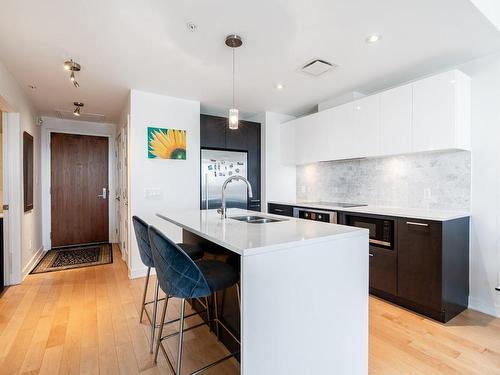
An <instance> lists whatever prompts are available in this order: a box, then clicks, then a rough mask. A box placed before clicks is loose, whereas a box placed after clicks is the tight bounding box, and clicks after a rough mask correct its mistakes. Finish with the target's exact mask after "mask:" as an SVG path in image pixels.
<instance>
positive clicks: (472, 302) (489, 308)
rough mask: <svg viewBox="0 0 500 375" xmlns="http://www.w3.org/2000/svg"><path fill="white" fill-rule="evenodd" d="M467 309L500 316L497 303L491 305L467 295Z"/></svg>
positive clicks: (499, 305) (499, 307) (499, 308)
mask: <svg viewBox="0 0 500 375" xmlns="http://www.w3.org/2000/svg"><path fill="white" fill-rule="evenodd" d="M469 309H472V310H476V311H479V312H482V313H484V314H487V315H491V316H494V317H496V318H500V304H498V303H496V304H493V305H490V304H485V303H484V302H482V301H480V300H478V299H477V298H472V297H469Z"/></svg>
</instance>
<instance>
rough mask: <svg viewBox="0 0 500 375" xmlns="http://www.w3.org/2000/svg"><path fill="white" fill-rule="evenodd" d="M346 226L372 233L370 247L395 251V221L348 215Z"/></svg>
mask: <svg viewBox="0 0 500 375" xmlns="http://www.w3.org/2000/svg"><path fill="white" fill-rule="evenodd" d="M346 225H350V226H353V227H358V228H364V229H368V230H369V232H370V245H372V246H376V247H382V248H385V249H390V250H393V249H394V220H392V219H385V218H377V217H366V216H356V215H346Z"/></svg>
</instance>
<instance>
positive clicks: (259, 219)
mask: <svg viewBox="0 0 500 375" xmlns="http://www.w3.org/2000/svg"><path fill="white" fill-rule="evenodd" d="M230 219H233V220H238V221H243V222H245V223H249V224H268V223H277V222H280V221H285V220H288V219H276V218H274V217H265V216H233V217H230Z"/></svg>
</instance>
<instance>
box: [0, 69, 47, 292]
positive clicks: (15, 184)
mask: <svg viewBox="0 0 500 375" xmlns="http://www.w3.org/2000/svg"><path fill="white" fill-rule="evenodd" d="M0 107H1V108H0V109H2V110H4V111H7V112H9V114H8V116H7V118H8V119H9V120H10V121H8V122H7V123H6V124H5V123H4V126H5V127H8V129H5V128H4V134H5V138H6V139H7V141H6V142H8V143H7V144H8V149H7V150H6V152H7V153H8V155H9V159H8V160H7V159H6V160H5V161H6V163H7V162H8V163H9V165H8V166H7V165H5V166H4V168H5V170H6V171H7V173H8V174H9V177H11V178H10V181H8V184H9V185H10V189H8V191H7V190H6V193H7V194H9V196H8V197H7V196H6V197H5V200H6V203H9V205H10V210H9V212H8V213H6V215H8V216H9V217H8V220H9V225H10V229H9V232H10V234H11V236H10V239H9V240H10V241H9V243H8V244H7V246H6V252H5V253H6V254H5V257H6V258H5V261H6V264H8V265H11V268H12V269H9V270H7V273H6V276H7V278H8V279H9V280H8V282H9V283H11V284H14V283H19V282H21V279H22V277H23V276H25V275H26V273H27V272H29V271H30V268H31V266H33V265H34V263H35V262H36V260H37V259H36V258H37V256H39V255H40V254H41V252H42V251H41V250H42V230H41V211H42V209H41V189H40V165H41V164H40V127H39V126H38V125H37V124H36V123H35V116H36V111H35V110H34V108H33V107H32V105H31V103H30V101H29V99H28V97H27V96H26V95H25V94H24V92H23V91H22V89H21V87H20V86H19V85H18V83H17V82H16V81H15V79H14V78H13V77H12V75H11V74H10V73H9V72H8V71H7V69H6V68H5V66H4V65H3V64H2V63H1V62H0ZM24 131H26V132H28V133H30V134H31V135H32V136H33V138H34V162H35V163H34V209H33V210H31V211H29V212H26V213H25V212H24V209H23V204H22V195H21V193H22V173H21V168H22V165H23V164H22V156H23V155H22V133H23V132H24ZM11 273H12V276H11V277H9V275H10V274H11Z"/></svg>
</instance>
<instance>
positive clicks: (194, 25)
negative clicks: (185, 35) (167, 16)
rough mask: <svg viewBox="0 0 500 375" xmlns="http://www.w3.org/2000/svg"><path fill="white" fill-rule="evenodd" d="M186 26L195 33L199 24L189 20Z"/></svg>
mask: <svg viewBox="0 0 500 375" xmlns="http://www.w3.org/2000/svg"><path fill="white" fill-rule="evenodd" d="M186 27H187V29H188V30H189V31H191V32H192V33H194V32H195V31H196V29H197V28H198V26H196V24H195V23H193V22H188V23H187V24H186Z"/></svg>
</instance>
